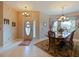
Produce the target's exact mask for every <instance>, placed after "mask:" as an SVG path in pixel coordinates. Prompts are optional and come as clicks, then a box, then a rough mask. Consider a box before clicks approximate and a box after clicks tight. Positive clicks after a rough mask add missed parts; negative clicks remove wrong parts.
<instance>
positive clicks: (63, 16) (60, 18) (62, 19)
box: [58, 7, 69, 21]
mask: <svg viewBox="0 0 79 59" xmlns="http://www.w3.org/2000/svg"><path fill="white" fill-rule="evenodd" d="M63 10H64V7H62V15H61V16H60V17H58V20H59V21H68V20H69V18H68V17H67V16H65V15H64V14H63Z"/></svg>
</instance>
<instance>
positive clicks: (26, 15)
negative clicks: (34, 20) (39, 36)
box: [22, 6, 30, 17]
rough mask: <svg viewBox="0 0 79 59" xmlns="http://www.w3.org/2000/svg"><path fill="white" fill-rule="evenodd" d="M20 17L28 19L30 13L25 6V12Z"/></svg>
mask: <svg viewBox="0 0 79 59" xmlns="http://www.w3.org/2000/svg"><path fill="white" fill-rule="evenodd" d="M22 15H23V16H25V17H30V12H29V11H28V10H27V7H26V6H25V11H23V12H22Z"/></svg>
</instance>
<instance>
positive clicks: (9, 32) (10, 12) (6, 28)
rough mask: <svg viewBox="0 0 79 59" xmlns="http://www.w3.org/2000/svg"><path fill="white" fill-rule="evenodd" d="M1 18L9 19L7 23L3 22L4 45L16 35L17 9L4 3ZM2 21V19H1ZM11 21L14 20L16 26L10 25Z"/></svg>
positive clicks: (8, 43)
mask: <svg viewBox="0 0 79 59" xmlns="http://www.w3.org/2000/svg"><path fill="white" fill-rule="evenodd" d="M3 19H9V21H10V23H9V24H3V41H4V42H3V43H4V46H7V45H10V43H11V41H12V40H16V36H17V11H16V10H14V9H13V8H11V7H10V6H8V5H6V4H5V3H4V5H3ZM3 21H4V20H3ZM12 22H16V27H12Z"/></svg>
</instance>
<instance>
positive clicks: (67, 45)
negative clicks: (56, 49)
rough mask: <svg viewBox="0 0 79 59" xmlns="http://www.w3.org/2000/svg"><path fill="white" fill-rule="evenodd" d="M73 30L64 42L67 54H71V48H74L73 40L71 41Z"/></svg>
mask: <svg viewBox="0 0 79 59" xmlns="http://www.w3.org/2000/svg"><path fill="white" fill-rule="evenodd" d="M74 32H75V31H73V32H72V33H71V34H70V36H69V37H68V38H67V39H66V41H65V43H66V46H65V47H66V51H67V50H68V51H69V55H70V56H73V48H74V42H73V37H74Z"/></svg>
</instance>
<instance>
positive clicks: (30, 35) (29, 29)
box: [24, 20, 36, 40]
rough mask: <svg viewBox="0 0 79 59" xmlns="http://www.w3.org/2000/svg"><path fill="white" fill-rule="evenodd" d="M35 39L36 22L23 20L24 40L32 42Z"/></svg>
mask: <svg viewBox="0 0 79 59" xmlns="http://www.w3.org/2000/svg"><path fill="white" fill-rule="evenodd" d="M35 38H36V22H35V20H33V21H32V20H25V22H24V40H32V39H35Z"/></svg>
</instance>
